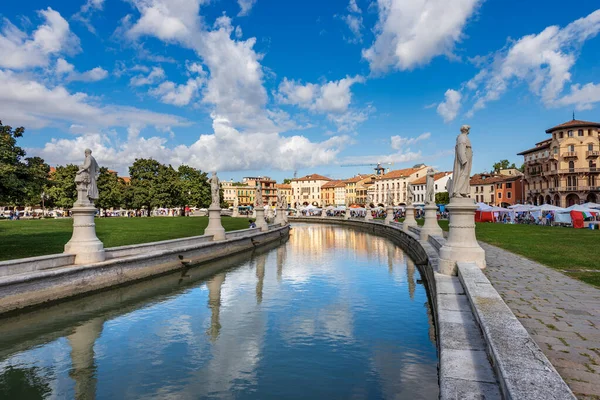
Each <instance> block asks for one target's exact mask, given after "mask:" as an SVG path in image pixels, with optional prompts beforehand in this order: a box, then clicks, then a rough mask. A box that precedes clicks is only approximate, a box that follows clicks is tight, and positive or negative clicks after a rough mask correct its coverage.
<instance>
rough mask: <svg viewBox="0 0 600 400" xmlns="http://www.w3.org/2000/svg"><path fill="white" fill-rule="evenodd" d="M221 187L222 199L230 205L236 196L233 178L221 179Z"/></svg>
mask: <svg viewBox="0 0 600 400" xmlns="http://www.w3.org/2000/svg"><path fill="white" fill-rule="evenodd" d="M221 189H222V190H223V200H224V201H225V202H226V203H227V204H229V205H230V206H232V205H233V203H234V201H235V198H236V197H237V196H238V195H237V186H236V183H235V182H234V181H233V180H231V181H221ZM238 201H239V200H238Z"/></svg>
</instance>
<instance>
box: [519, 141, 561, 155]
mask: <svg viewBox="0 0 600 400" xmlns="http://www.w3.org/2000/svg"><path fill="white" fill-rule="evenodd" d="M550 142H552V141H551V140H549V141H548V142H547V143H546V144H543V145H540V146H535V147H532V148H531V149H527V150H525V151H522V152H520V153H517V155H518V156H524V155H525V154H529V153H535V152H536V151H540V150H544V149H547V148H549V147H550ZM540 143H544V142H540Z"/></svg>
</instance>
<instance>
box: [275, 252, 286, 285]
mask: <svg viewBox="0 0 600 400" xmlns="http://www.w3.org/2000/svg"><path fill="white" fill-rule="evenodd" d="M286 259H287V246H279V247H278V248H277V282H279V283H281V277H282V275H283V264H285V260H286Z"/></svg>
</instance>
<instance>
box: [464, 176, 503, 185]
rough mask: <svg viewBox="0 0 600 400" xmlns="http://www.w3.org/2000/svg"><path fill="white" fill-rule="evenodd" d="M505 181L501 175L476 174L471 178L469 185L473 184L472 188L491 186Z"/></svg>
mask: <svg viewBox="0 0 600 400" xmlns="http://www.w3.org/2000/svg"><path fill="white" fill-rule="evenodd" d="M503 180H504V178H503V177H502V176H499V175H492V174H475V175H473V176H472V177H471V180H470V181H469V183H470V184H471V186H477V185H491V184H494V183H496V182H500V181H503Z"/></svg>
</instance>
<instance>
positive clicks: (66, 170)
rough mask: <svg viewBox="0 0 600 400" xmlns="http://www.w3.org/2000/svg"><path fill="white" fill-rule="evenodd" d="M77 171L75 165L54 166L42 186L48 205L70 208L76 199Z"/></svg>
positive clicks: (77, 168)
mask: <svg viewBox="0 0 600 400" xmlns="http://www.w3.org/2000/svg"><path fill="white" fill-rule="evenodd" d="M77 171H79V167H78V166H77V165H73V164H68V165H65V166H58V167H56V171H54V172H53V173H52V175H51V176H50V179H49V181H48V183H47V185H46V187H45V188H44V191H45V192H46V195H47V196H48V205H49V206H50V207H61V208H71V207H73V203H75V200H77V187H76V185H75V175H76V174H77Z"/></svg>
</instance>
